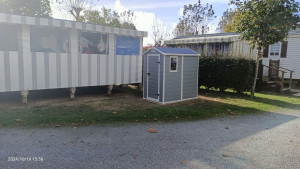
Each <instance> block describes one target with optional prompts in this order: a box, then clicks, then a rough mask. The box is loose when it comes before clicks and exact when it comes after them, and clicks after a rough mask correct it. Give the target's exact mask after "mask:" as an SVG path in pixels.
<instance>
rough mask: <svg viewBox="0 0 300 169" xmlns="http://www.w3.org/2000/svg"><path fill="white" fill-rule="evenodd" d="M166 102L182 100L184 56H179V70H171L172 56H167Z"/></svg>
mask: <svg viewBox="0 0 300 169" xmlns="http://www.w3.org/2000/svg"><path fill="white" fill-rule="evenodd" d="M165 57H166V58H165V62H166V63H165V66H166V68H165V71H166V72H165V76H166V77H165V92H164V94H165V102H170V101H176V100H181V83H180V81H181V71H182V69H181V65H182V63H181V62H182V56H178V70H177V72H170V65H171V64H170V56H165Z"/></svg>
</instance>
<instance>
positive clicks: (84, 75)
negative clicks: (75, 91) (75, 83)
mask: <svg viewBox="0 0 300 169" xmlns="http://www.w3.org/2000/svg"><path fill="white" fill-rule="evenodd" d="M88 57H89V55H82V56H81V63H79V64H81V86H88V84H89V82H88V76H89V74H88V72H89V71H88Z"/></svg>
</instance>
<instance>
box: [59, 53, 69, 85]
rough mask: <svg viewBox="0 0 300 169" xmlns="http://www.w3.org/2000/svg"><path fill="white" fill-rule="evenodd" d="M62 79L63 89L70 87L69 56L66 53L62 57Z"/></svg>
mask: <svg viewBox="0 0 300 169" xmlns="http://www.w3.org/2000/svg"><path fill="white" fill-rule="evenodd" d="M60 71H61V72H60V79H61V88H66V87H68V76H69V74H68V73H69V72H68V54H67V53H64V54H61V55H60Z"/></svg>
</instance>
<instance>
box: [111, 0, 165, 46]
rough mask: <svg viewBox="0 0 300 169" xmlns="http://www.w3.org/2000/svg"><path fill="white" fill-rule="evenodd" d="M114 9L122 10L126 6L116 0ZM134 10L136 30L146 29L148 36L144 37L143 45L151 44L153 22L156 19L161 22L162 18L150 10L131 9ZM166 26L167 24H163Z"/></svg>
mask: <svg viewBox="0 0 300 169" xmlns="http://www.w3.org/2000/svg"><path fill="white" fill-rule="evenodd" d="M114 8H115V10H116V11H117V12H124V11H126V10H128V8H127V7H125V6H123V5H122V4H121V1H120V0H116V2H115V7H114ZM133 12H134V17H135V20H134V25H135V26H136V28H137V30H140V31H147V32H148V37H145V38H144V46H146V45H148V44H153V43H154V41H153V39H152V37H153V31H152V27H153V23H154V22H155V21H156V20H158V22H160V23H161V22H163V21H162V19H158V18H157V17H156V15H155V14H154V13H152V12H145V11H133ZM165 26H166V27H167V25H165Z"/></svg>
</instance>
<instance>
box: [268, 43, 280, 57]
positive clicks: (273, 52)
mask: <svg viewBox="0 0 300 169" xmlns="http://www.w3.org/2000/svg"><path fill="white" fill-rule="evenodd" d="M280 47H281V43H275V44H273V45H270V56H279V55H280Z"/></svg>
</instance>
